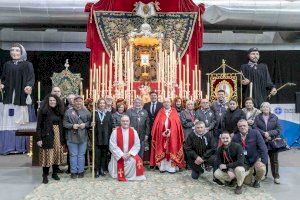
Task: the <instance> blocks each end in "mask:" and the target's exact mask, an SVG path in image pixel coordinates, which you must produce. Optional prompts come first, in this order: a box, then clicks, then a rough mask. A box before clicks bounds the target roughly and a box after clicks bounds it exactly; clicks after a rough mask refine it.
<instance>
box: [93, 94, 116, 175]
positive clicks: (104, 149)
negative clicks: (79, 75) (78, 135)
mask: <svg viewBox="0 0 300 200" xmlns="http://www.w3.org/2000/svg"><path fill="white" fill-rule="evenodd" d="M112 120H113V119H112V115H111V112H108V111H106V109H105V99H99V100H98V102H97V110H96V113H95V138H96V139H95V153H96V159H95V162H96V163H95V166H96V167H95V177H96V178H97V177H99V175H101V176H104V175H105V173H104V171H107V170H108V157H107V154H108V146H109V138H110V134H111V132H112V129H113V123H112Z"/></svg>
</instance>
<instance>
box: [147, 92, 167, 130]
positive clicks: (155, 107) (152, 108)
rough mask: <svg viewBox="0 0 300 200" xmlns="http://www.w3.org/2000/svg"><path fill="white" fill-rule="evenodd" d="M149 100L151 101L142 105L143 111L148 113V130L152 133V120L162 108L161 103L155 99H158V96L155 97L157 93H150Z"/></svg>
mask: <svg viewBox="0 0 300 200" xmlns="http://www.w3.org/2000/svg"><path fill="white" fill-rule="evenodd" d="M150 99H151V101H150V102H148V103H145V104H144V107H143V108H144V109H145V110H146V111H147V112H148V116H149V118H150V121H149V122H150V123H149V124H150V130H151V131H152V125H153V122H154V119H155V117H156V115H157V113H158V111H159V110H160V109H161V108H162V107H163V105H162V103H161V102H158V101H157V99H158V95H157V92H154V91H152V92H150Z"/></svg>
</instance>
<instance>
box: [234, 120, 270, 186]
mask: <svg viewBox="0 0 300 200" xmlns="http://www.w3.org/2000/svg"><path fill="white" fill-rule="evenodd" d="M237 125H238V129H239V132H238V133H237V134H235V135H234V136H233V138H232V141H233V142H236V143H238V144H240V145H242V147H243V153H244V156H245V160H244V161H245V163H244V165H245V168H246V169H247V171H246V173H247V174H248V175H247V176H246V178H245V180H244V183H245V184H248V185H251V184H252V181H253V180H252V179H253V176H254V171H255V176H254V179H255V181H254V183H253V185H252V186H253V187H255V188H259V187H260V181H261V180H262V179H263V178H264V176H265V174H266V165H267V163H268V149H267V146H266V144H265V141H264V139H263V137H262V136H261V134H260V132H259V131H257V130H255V129H249V125H248V122H247V121H246V120H245V119H241V120H240V121H239V122H238V124H237Z"/></svg>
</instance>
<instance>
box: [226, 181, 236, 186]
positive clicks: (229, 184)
mask: <svg viewBox="0 0 300 200" xmlns="http://www.w3.org/2000/svg"><path fill="white" fill-rule="evenodd" d="M235 183H236V181H235V180H232V181H230V182H229V183H227V186H228V187H234V186H235Z"/></svg>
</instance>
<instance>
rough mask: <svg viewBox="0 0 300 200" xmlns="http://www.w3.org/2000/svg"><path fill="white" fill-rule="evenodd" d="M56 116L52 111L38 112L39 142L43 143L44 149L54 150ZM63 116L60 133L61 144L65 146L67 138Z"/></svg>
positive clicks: (37, 130) (37, 129) (60, 122)
mask: <svg viewBox="0 0 300 200" xmlns="http://www.w3.org/2000/svg"><path fill="white" fill-rule="evenodd" d="M54 117H55V114H54V113H53V112H52V111H43V110H41V109H40V110H39V111H38V116H37V127H36V132H37V137H38V141H42V142H43V145H42V148H43V149H52V148H53V144H54V132H53V120H52V119H53V118H54ZM63 130H64V129H63V116H60V121H59V132H60V144H61V145H64V144H65V137H64V133H63Z"/></svg>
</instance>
